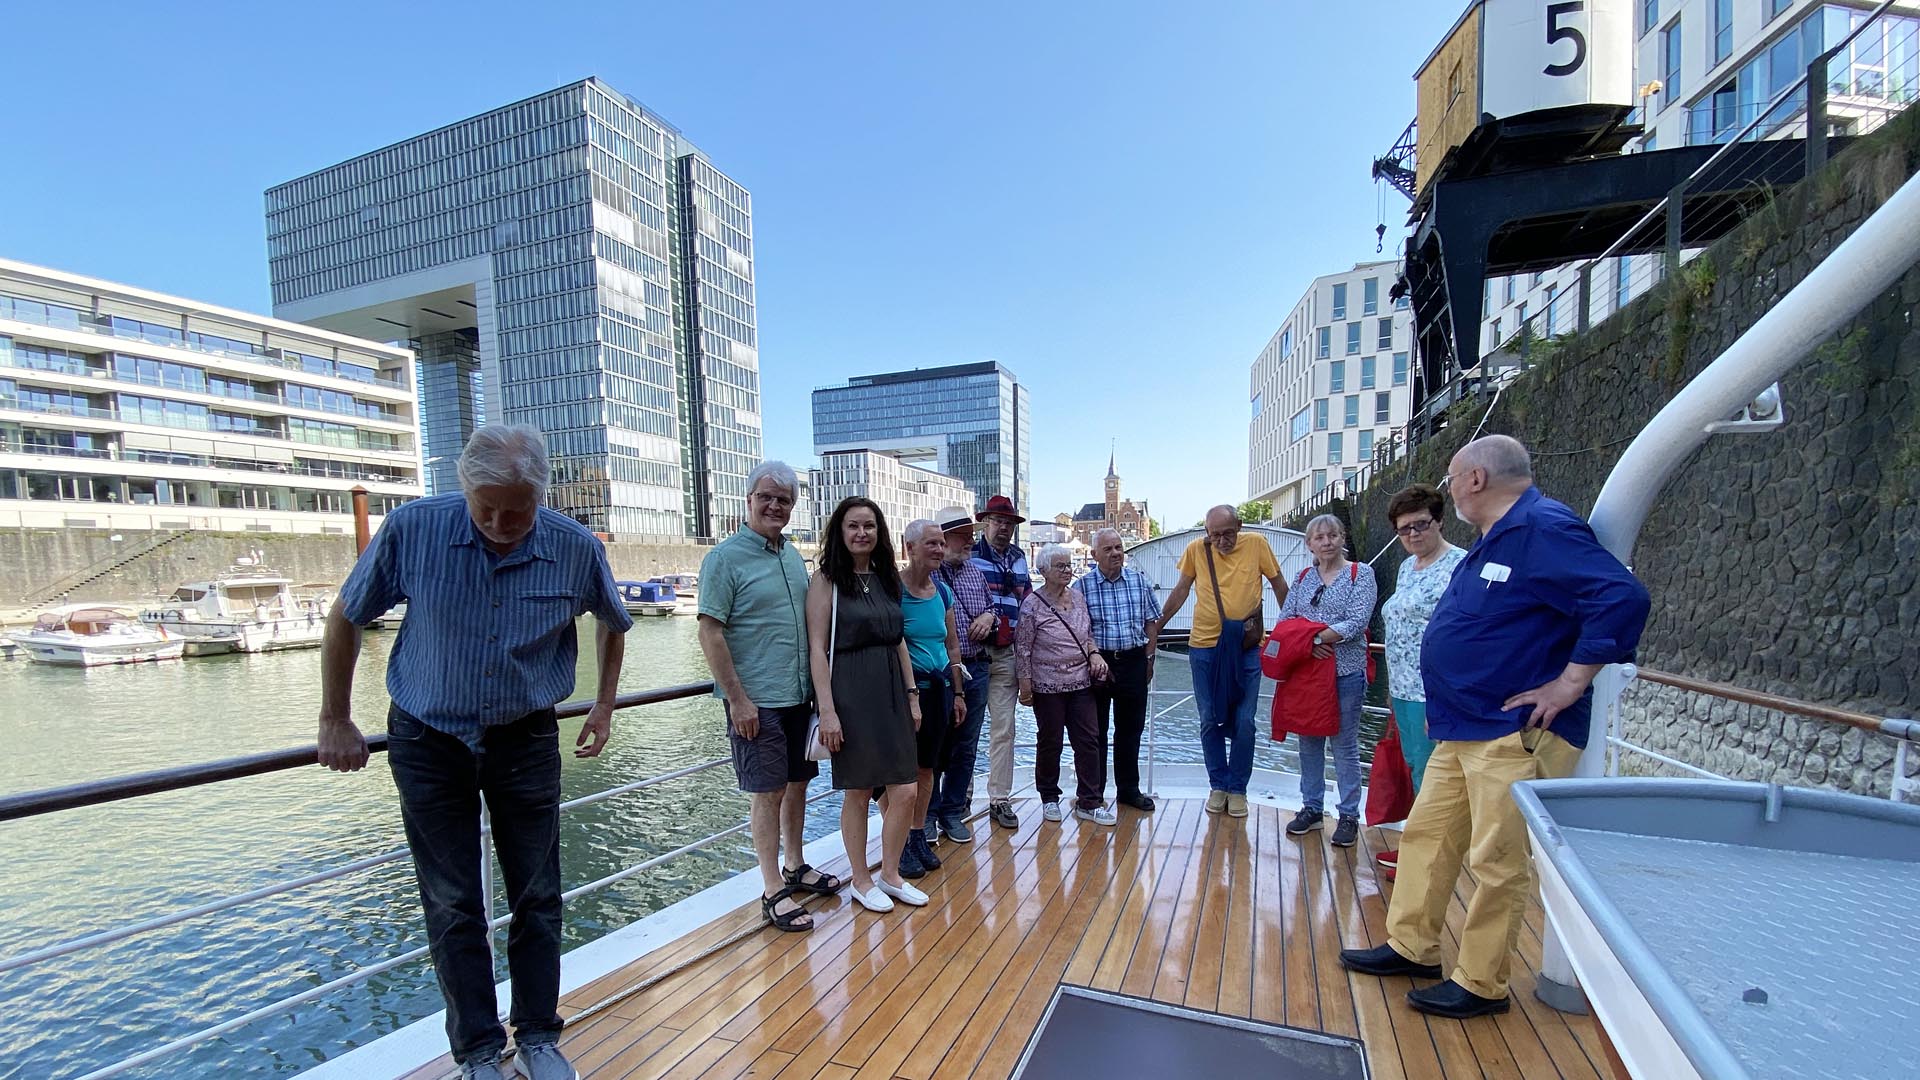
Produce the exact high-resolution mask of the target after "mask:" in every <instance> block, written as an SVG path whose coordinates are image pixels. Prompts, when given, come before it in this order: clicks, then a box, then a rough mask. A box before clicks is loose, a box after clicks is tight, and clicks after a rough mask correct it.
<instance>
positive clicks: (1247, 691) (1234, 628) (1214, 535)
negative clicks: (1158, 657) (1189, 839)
mask: <svg viewBox="0 0 1920 1080" xmlns="http://www.w3.org/2000/svg"><path fill="white" fill-rule="evenodd" d="M1261 578H1265V579H1267V583H1268V584H1269V585H1271V586H1272V587H1273V598H1274V600H1275V601H1276V602H1278V603H1281V604H1284V603H1286V601H1287V582H1286V579H1285V578H1283V577H1281V575H1280V561H1279V560H1278V559H1275V558H1274V557H1273V549H1272V548H1270V547H1268V546H1267V540H1266V538H1265V537H1263V536H1258V535H1253V536H1247V537H1245V538H1242V537H1241V535H1240V515H1239V514H1238V513H1237V512H1236V511H1235V510H1234V508H1233V507H1231V506H1216V507H1214V508H1213V509H1211V510H1209V511H1207V535H1206V536H1205V537H1204V538H1199V539H1195V540H1194V541H1193V543H1191V544H1188V545H1187V550H1186V551H1185V552H1184V553H1182V554H1181V556H1180V580H1179V581H1178V582H1177V583H1175V585H1174V586H1173V592H1171V593H1169V594H1167V602H1166V604H1165V605H1164V607H1163V609H1162V611H1161V615H1160V621H1159V622H1158V623H1155V624H1154V626H1153V639H1154V643H1153V644H1151V645H1149V646H1148V647H1147V651H1148V652H1149V653H1151V652H1153V651H1154V648H1155V647H1156V646H1157V645H1158V643H1159V639H1160V628H1161V627H1162V626H1165V625H1166V624H1167V623H1168V622H1169V621H1171V620H1172V619H1173V616H1174V613H1176V612H1178V611H1179V610H1180V609H1181V607H1183V606H1184V605H1185V604H1186V602H1187V593H1188V592H1189V591H1191V590H1192V589H1193V583H1194V582H1195V581H1196V580H1198V581H1199V582H1200V599H1199V600H1198V601H1196V602H1195V604H1194V608H1193V634H1192V636H1191V637H1189V638H1188V639H1187V662H1188V663H1189V664H1191V665H1192V669H1193V699H1194V702H1195V703H1196V704H1198V706H1199V708H1200V750H1201V752H1202V753H1203V754H1204V755H1205V756H1206V760H1207V786H1208V787H1210V788H1212V791H1211V792H1209V793H1208V795H1207V812H1208V813H1210V814H1218V813H1220V812H1222V811H1225V812H1226V813H1228V814H1231V815H1233V816H1234V817H1246V816H1247V780H1248V778H1249V777H1251V776H1252V775H1253V740H1254V729H1253V711H1254V709H1255V707H1257V706H1258V705H1259V704H1260V644H1261V641H1262V639H1264V638H1265V636H1266V630H1265V625H1264V624H1265V622H1266V619H1265V615H1264V613H1263V611H1262V609H1261V601H1260V579H1261ZM1222 608H1225V611H1224V613H1223V612H1222V610H1221V609H1222ZM1223 614H1224V616H1225V617H1224V618H1223V617H1222V615H1223ZM1250 615H1251V616H1254V622H1255V623H1256V624H1258V625H1259V627H1260V628H1259V630H1258V631H1256V632H1254V633H1252V634H1251V635H1249V634H1248V633H1247V632H1246V630H1245V628H1244V627H1243V625H1242V620H1244V619H1246V618H1247V617H1248V616H1250ZM1229 743H1231V745H1232V749H1231V751H1229V749H1228V744H1229Z"/></svg>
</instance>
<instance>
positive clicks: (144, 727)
mask: <svg viewBox="0 0 1920 1080" xmlns="http://www.w3.org/2000/svg"><path fill="white" fill-rule="evenodd" d="M580 633H581V646H582V647H581V659H580V666H579V676H578V681H577V684H576V687H577V689H576V694H575V697H583V696H586V695H588V694H589V693H590V692H591V687H592V686H593V679H594V672H593V660H592V657H591V644H592V637H591V622H590V621H585V622H583V626H582V628H581V631H580ZM394 639H395V635H393V634H390V633H369V634H368V635H367V636H366V647H365V650H364V651H363V653H362V656H361V660H360V665H359V668H358V671H357V673H356V681H355V689H354V713H355V719H356V720H357V721H358V722H359V723H360V725H361V727H362V728H363V730H366V731H368V732H369V733H371V732H377V731H379V730H382V728H383V726H384V718H385V705H386V698H385V694H384V679H385V674H386V663H387V656H388V650H389V649H390V648H391V647H392V644H393V641H394ZM319 659H320V657H319V652H318V651H317V650H305V651H299V652H286V653H274V654H265V655H252V656H249V655H234V656H221V657H207V658H201V659H193V660H187V661H173V662H167V663H160V664H142V665H134V666H129V667H116V668H95V669H91V670H79V669H68V668H51V667H46V666H43V665H38V664H31V663H28V662H26V661H24V660H15V661H12V662H6V663H0V737H4V738H5V740H6V744H7V746H8V750H9V752H8V753H7V754H6V755H5V757H4V758H0V793H7V794H11V793H17V792H21V791H27V790H35V789H40V788H46V787H52V786H56V785H61V784H70V783H76V782H80V781H85V780H94V779H100V778H105V777H112V776H119V775H124V774H127V773H134V772H142V771H147V770H152V769H160V768H166V767H170V766H177V765H188V764H194V763H199V762H205V761H211V760H215V759H219V758H224V757H232V756H237V755H241V754H250V753H257V752H261V751H266V750H274V749H281V748H285V747H291V746H298V745H302V744H308V743H311V742H312V741H313V735H314V724H315V717H316V714H317V710H318V706H319V698H318V693H319V691H318V674H319ZM1159 667H1160V670H1159V671H1158V673H1157V687H1158V689H1159V690H1161V691H1164V693H1163V694H1162V695H1161V696H1160V697H1159V698H1157V699H1156V710H1157V709H1160V708H1168V707H1171V708H1172V710H1173V711H1172V712H1171V713H1170V714H1169V715H1167V716H1166V717H1164V718H1162V719H1161V720H1160V721H1159V722H1158V723H1157V724H1156V726H1155V727H1156V735H1155V739H1156V743H1157V748H1158V751H1157V752H1158V760H1159V761H1161V762H1191V761H1198V760H1199V749H1198V745H1197V743H1196V742H1195V733H1196V729H1195V721H1194V718H1193V711H1192V708H1191V705H1190V704H1182V695H1184V694H1185V693H1186V692H1187V691H1188V689H1189V682H1188V676H1187V664H1186V661H1185V659H1184V658H1183V657H1179V656H1177V655H1165V656H1163V658H1162V661H1161V663H1160V665H1159ZM707 677H708V676H707V670H706V665H705V663H704V661H703V660H702V659H701V656H700V652H699V648H698V645H697V642H696V640H695V622H694V620H693V619H691V618H684V617H682V618H668V619H642V620H638V622H637V624H636V626H635V627H634V630H633V632H632V633H631V634H630V635H629V637H628V646H627V662H626V668H625V671H624V672H623V675H622V678H621V690H622V691H623V692H631V691H638V690H643V689H649V688H654V687H662V686H670V685H675V684H680V683H688V682H697V681H701V680H704V679H706V678H707ZM1376 694H1377V691H1376ZM724 723H725V721H724V719H723V717H722V715H721V711H720V709H719V707H718V704H717V703H716V702H714V701H713V700H712V699H711V698H706V697H701V698H696V699H690V700H684V701H675V702H668V703H665V704H660V705H652V706H646V707H644V708H639V709H631V710H625V711H623V712H621V713H618V714H616V717H615V723H614V737H613V741H612V743H611V745H609V746H608V748H607V750H606V752H605V753H604V754H603V755H602V756H601V757H600V758H598V759H594V760H576V759H574V758H573V757H572V756H571V754H570V753H568V752H567V751H569V750H570V749H571V745H572V741H573V737H574V735H575V734H577V732H578V726H579V721H578V720H574V721H563V722H562V724H561V742H562V751H563V754H562V757H563V761H564V768H563V772H562V783H563V787H564V796H565V797H566V798H577V797H579V796H582V795H586V794H590V793H592V792H596V791H600V790H603V789H606V788H609V787H614V786H617V785H620V784H624V783H629V782H631V781H634V780H638V779H641V778H643V777H647V776H651V775H655V774H658V773H661V772H665V771H668V770H672V769H676V768H681V767H684V766H688V765H693V764H697V763H700V762H703V761H708V760H712V759H714V758H720V757H724V756H725V755H726V753H727V744H726V735H725V728H724ZM1378 725H1379V721H1378V720H1376V719H1373V718H1369V722H1368V727H1369V729H1370V731H1377V729H1378ZM1258 727H1259V728H1260V730H1261V731H1262V732H1263V733H1264V731H1265V729H1266V720H1265V709H1264V706H1263V708H1262V710H1261V719H1260V722H1259V724H1258ZM1019 731H1020V734H1019V739H1020V741H1021V742H1022V743H1026V744H1030V743H1031V742H1032V741H1033V729H1032V718H1031V715H1030V714H1028V713H1027V712H1026V710H1024V709H1023V710H1021V722H1020V728H1019ZM1363 741H1364V743H1365V744H1366V745H1371V743H1372V741H1373V739H1372V735H1371V734H1369V735H1368V737H1366V738H1365V739H1364V740H1363ZM983 743H984V739H983ZM982 750H983V752H982V754H981V765H982V767H983V768H984V766H985V758H986V755H985V753H984V745H983V748H982ZM1069 752H1070V751H1069ZM1019 758H1020V760H1021V761H1022V763H1026V762H1030V761H1031V760H1032V751H1031V750H1030V749H1022V750H1021V751H1020V753H1019ZM1258 760H1259V764H1261V765H1262V766H1264V767H1268V768H1282V769H1287V770H1289V771H1291V770H1292V769H1293V768H1294V767H1295V759H1294V757H1293V754H1292V751H1291V748H1290V747H1275V746H1273V745H1272V744H1271V743H1270V742H1269V741H1268V740H1267V739H1266V738H1265V737H1264V734H1263V735H1262V738H1261V748H1260V751H1259V755H1258ZM1143 767H1144V766H1143ZM1069 775H1070V773H1069ZM827 784H828V780H827V777H825V776H823V777H822V778H821V779H820V780H818V781H816V787H815V790H816V791H819V790H824V788H825V787H826V786H827ZM1109 795H1111V791H1109ZM1028 805H1029V806H1031V805H1032V804H1031V803H1029V804H1028ZM1034 812H1037V811H1034ZM745 815H746V799H745V797H744V796H742V795H741V794H740V793H739V792H738V791H737V790H736V789H735V787H734V783H733V776H732V772H731V770H730V769H728V768H726V767H725V766H722V767H720V768H717V769H710V770H707V771H705V772H702V773H699V774H697V775H694V776H690V777H687V778H684V779H680V780H674V781H671V782H668V783H665V784H661V785H658V786H655V787H652V788H649V789H647V790H644V791H641V792H636V793H633V794H630V795H624V796H620V797H617V798H613V799H609V800H606V801H603V802H599V803H595V804H591V805H589V806H585V807H581V808H578V809H576V810H572V811H569V812H568V813H567V815H566V817H565V819H564V820H563V822H562V828H561V844H562V851H561V866H562V876H563V880H564V883H565V885H566V887H568V888H573V887H576V886H578V885H581V884H583V883H585V882H588V881H592V880H595V879H597V878H599V877H602V876H604V875H606V874H609V873H612V872H614V871H616V870H619V869H622V868H624V867H627V866H631V865H633V864H635V863H638V862H641V861H643V860H645V859H647V858H649V857H651V856H654V855H658V854H661V853H664V852H667V851H671V850H673V849H674V848H677V847H680V846H682V845H684V844H687V843H689V842H691V841H694V840H697V839H699V838H701V837H704V836H707V835H709V834H711V833H714V832H716V831H719V830H721V829H724V828H727V827H729V826H732V825H736V824H739V823H740V822H741V821H743V820H744V819H745ZM837 821H838V802H837V800H835V799H832V798H829V799H826V800H823V801H822V802H821V803H819V804H816V805H815V806H814V807H813V808H812V812H811V813H810V815H809V822H808V829H807V834H808V837H809V839H811V838H813V837H816V836H819V835H822V834H824V833H826V832H828V831H830V830H832V829H834V828H836V827H837ZM982 824H983V826H984V822H983V823H982ZM0 840H3V842H4V843H5V846H6V849H7V852H8V858H7V860H6V863H5V867H6V868H5V871H4V881H5V884H4V893H5V895H6V896H7V897H8V911H7V913H6V918H5V919H4V920H0V957H6V956H14V955H17V954H20V953H23V952H27V951H30V950H34V949H39V948H42V947H45V946H48V945H51V944H57V943H59V942H64V941H68V940H71V939H73V938H76V937H80V936H84V935H86V934H90V933H95V932H99V931H102V930H107V929H110V928H113V927H115V926H119V925H123V924H125V923H127V922H131V921H136V920H140V919H147V918H152V917H155V916H159V915H163V914H166V913H168V912H172V911H175V910H178V909H181V908H185V907H190V906H193V905H197V904H204V903H207V902H210V901H213V900H217V899H219V898H220V897H223V896H228V895H232V894H235V893H240V892H244V891H247V890H251V889H257V888H261V887H264V886H268V885H271V884H274V883H276V882H280V881H285V880H287V879H291V878H297V877H301V876H303V875H307V874H312V873H317V872H320V871H323V870H326V869H329V868H332V867H336V866H339V865H341V864H344V863H347V862H350V861H353V860H355V859H361V858H365V857H368V856H371V855H377V854H381V853H384V852H388V851H393V850H396V849H399V848H402V847H404V838H403V836H402V833H401V828H400V819H399V813H398V809H397V802H396V799H395V793H394V790H393V782H392V779H391V777H390V775H389V773H388V771H387V768H386V766H385V759H384V756H382V755H375V756H374V758H373V760H372V762H371V764H370V767H369V768H367V769H366V770H364V771H363V772H360V773H356V774H352V775H342V774H337V773H330V772H326V771H324V770H322V769H320V768H318V767H317V766H316V767H312V768H305V769H298V770H293V771H290V772H282V773H277V774H272V775H268V776H261V777H254V778H250V779H244V780H236V781H230V782H226V783H221V784H216V785H212V786H207V787H201V788H196V789H192V790H187V791H179V792H172V793H167V794H162V795H153V796H147V797H144V798H140V799H134V800H130V801H125V802H119V803H113V804H109V805H106V806H99V807H92V808H87V809H81V810H72V811H66V812H63V813H59V814H54V815H51V816H47V817H41V818H33V819H28V820H25V821H15V822H8V823H4V824H0ZM752 861H753V857H752V851H751V848H750V845H749V843H748V841H747V838H746V837H745V835H744V834H743V835H740V836H736V837H730V838H728V839H727V840H723V841H720V842H719V843H717V844H715V845H713V846H712V847H710V848H707V849H704V850H702V851H699V852H695V853H693V854H691V855H688V856H685V857H682V858H679V859H675V860H672V861H670V862H668V863H666V864H665V865H663V866H660V867H658V868H656V869H654V870H651V871H648V872H647V873H644V874H641V875H638V876H636V877H634V878H631V879H628V880H627V881H624V882H622V883H620V884H617V885H615V886H613V887H611V888H609V889H606V890H603V891H601V892H598V893H595V894H592V895H589V896H585V897H581V898H579V899H577V900H575V901H572V902H571V903H569V904H568V906H567V912H566V931H565V932H566V942H565V945H566V947H567V948H569V949H571V948H575V947H577V946H579V945H581V944H584V943H586V942H588V941H591V940H593V939H595V938H598V937H600V936H602V935H604V934H606V933H608V932H610V931H612V930H615V929H617V928H619V927H621V926H623V925H626V924H627V923H630V922H632V921H634V920H636V919H639V918H642V917H644V916H645V915H647V914H649V913H651V912H654V911H657V910H659V909H661V908H663V907H665V906H667V905H668V904H671V903H673V902H674V901H676V900H679V899H680V898H682V897H684V896H686V895H688V894H690V893H692V892H694V891H696V890H698V889H701V888H704V887H706V886H708V885H711V884H714V883H716V882H718V881H721V880H723V879H724V878H726V877H728V876H730V875H732V874H734V873H737V872H739V871H741V870H744V869H746V868H748V867H750V866H751V865H752ZM424 943H425V934H424V931H423V929H422V927H421V924H420V919H419V908H418V903H417V896H416V894H415V891H414V885H413V878H412V869H411V864H410V863H408V862H406V861H405V860H401V861H399V862H396V863H392V864H389V865H386V866H382V867H378V868H375V869H373V870H370V871H366V872H363V873H359V874H355V875H351V876H348V877H345V878H341V879H337V880H333V881H328V882H324V883H321V884H318V885H313V886H310V887H307V888H303V889H300V890H297V891H294V892H291V893H287V894H283V895H280V896H275V897H272V898H269V899H267V900H264V901H261V902H258V903H255V904H250V905H248V906H245V907H241V908H238V909H236V910H233V911H227V912H222V913H218V914H214V915H210V916H207V917H204V918H199V919H194V920H190V921H187V922H185V923H182V924H180V925H177V926H173V927H169V928H167V929H164V930H160V931H157V932H154V933H151V934H146V935H142V936H139V937H136V938H132V939H129V940H126V941H121V942H117V943H114V944H111V945H107V946H104V947H101V948H98V949H93V950H89V951H85V952H81V953H77V954H73V955H69V956H65V957H61V958H58V959H54V960H51V961H48V962H46V963H43V964H39V965H36V966H33V967H29V968H25V969H21V970H16V971H11V972H7V973H4V974H0V1045H4V1046H6V1047H7V1051H6V1052H5V1053H4V1054H0V1078H5V1080H14V1078H21V1080H25V1078H28V1077H31V1078H34V1080H40V1078H60V1077H73V1076H79V1075H82V1074H84V1073H86V1072H88V1071H89V1070H92V1069H95V1068H98V1067H100V1066H103V1065H106V1064H110V1063H112V1062H114V1061H117V1060H120V1059H122V1058H124V1057H126V1056H128V1055H131V1054H134V1053H138V1052H140V1051H143V1050H145V1049H148V1048H150V1047H152V1046H156V1045H158V1044H160V1043H163V1042H166V1041H168V1040H169V1039H172V1038H175V1037H178V1036H179V1035H182V1034H185V1033H187V1032H190V1031H193V1030H197V1029H199V1028H202V1027H205V1026H208V1025H211V1024H214V1023H217V1022H220V1021H223V1020H226V1019H229V1018H231V1017H234V1016H238V1015H241V1014H243V1013H246V1012H248V1011H250V1010H252V1009H256V1008H259V1007H261V1006H264V1005H267V1004H269V1003H271V1002H273V1001H275V1000H278V999H280V998H284V997H287V996H290V995H292V994H296V993H299V992H301V991H304V990H307V989H310V988H312V987H314V986H318V985H320V984H322V983H325V982H328V981H330V980H333V979H336V978H340V977H342V976H344V975H347V974H350V973H351V972H353V971H355V970H357V969H360V968H363V967H366V966H368V965H371V964H374V963H377V962H379V961H381V960H384V959H387V958H389V957H391V956H394V955H397V954H399V953H402V952H405V951H407V950H410V949H413V948H416V947H419V946H421V945H423V944H424ZM500 976H501V977H502V978H504V977H505V972H504V964H503V965H502V971H501V972H500ZM440 1007H441V1003H440V998H439V993H438V990H437V988H436V986H435V984H434V980H433V973H432V969H431V966H430V965H429V964H428V963H427V962H426V961H425V960H424V959H422V960H420V961H417V962H415V963H411V964H407V965H403V966H401V967H399V968H396V969H395V970H393V971H391V972H387V973H384V974H382V975H380V976H376V977H375V978H373V979H372V980H371V981H369V982H367V983H365V984H363V985H361V986H357V987H352V988H348V989H344V990H340V991H338V992H335V993H333V994H331V995H329V996H327V997H326V998H324V999H321V1000H319V1001H315V1002H312V1003H309V1004H306V1005H304V1006H301V1007H300V1008H298V1009H296V1010H294V1011H293V1012H291V1013H289V1014H285V1015H282V1016H278V1017H275V1018H271V1019H267V1020H263V1021H260V1022H258V1023H255V1024H252V1025H249V1026H247V1027H243V1028H241V1029H238V1030H236V1031H234V1032H232V1033H229V1034H228V1035H226V1036H223V1037H220V1038H216V1039H213V1040H209V1041H207V1042H205V1043H202V1044H200V1045H198V1046H196V1047H194V1048H192V1049H190V1050H185V1051H182V1052H180V1053H178V1054H176V1055H173V1056H170V1057H168V1058H165V1059H162V1060H161V1061H158V1062H155V1063H153V1064H151V1065H148V1066H144V1067H142V1068H139V1069H136V1070H134V1071H133V1072H131V1073H130V1074H129V1075H132V1076H139V1077H199V1076H209V1077H212V1076H219V1077H227V1076H261V1077H266V1076H290V1075H293V1074H296V1073H298V1072H299V1071H301V1070H303V1069H305V1068H309V1067H311V1066H312V1065H314V1064H316V1063H318V1062H319V1061H321V1060H323V1059H324V1058H326V1057H330V1056H334V1055H337V1054H338V1053H340V1052H342V1051H344V1050H345V1049H347V1048H350V1047H353V1046H356V1045H360V1044H362V1043H366V1042H369V1041H371V1040H373V1039H376V1038H378V1037H379V1036H381V1035H383V1034H386V1033H387V1032H390V1031H392V1030H395V1029H396V1028H399V1027H401V1026H404V1025H405V1024H408V1023H410V1022H412V1021H414V1020H417V1019H419V1018H421V1017H423V1016H426V1015H429V1014H431V1013H434V1012H436V1011H438V1010H439V1009H440Z"/></svg>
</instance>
